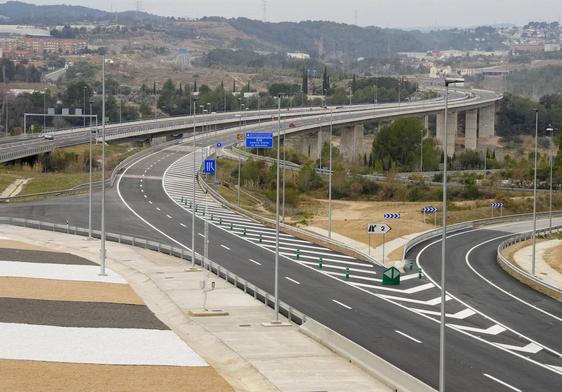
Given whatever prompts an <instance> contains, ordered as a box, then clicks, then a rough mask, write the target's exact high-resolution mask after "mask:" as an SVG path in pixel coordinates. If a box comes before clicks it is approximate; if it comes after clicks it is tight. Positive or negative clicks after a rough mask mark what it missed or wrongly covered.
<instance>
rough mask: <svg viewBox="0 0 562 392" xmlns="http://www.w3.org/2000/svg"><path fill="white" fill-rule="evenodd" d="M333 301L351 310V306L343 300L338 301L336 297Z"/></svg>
mask: <svg viewBox="0 0 562 392" xmlns="http://www.w3.org/2000/svg"><path fill="white" fill-rule="evenodd" d="M332 302H335V303H337V304H338V305H340V306H343V307H344V308H346V309H349V310H351V306H347V305H346V304H344V303H343V302H340V301H338V300H336V299H333V300H332Z"/></svg>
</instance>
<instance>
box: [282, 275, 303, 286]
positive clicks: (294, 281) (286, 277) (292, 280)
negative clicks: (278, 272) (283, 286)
mask: <svg viewBox="0 0 562 392" xmlns="http://www.w3.org/2000/svg"><path fill="white" fill-rule="evenodd" d="M285 279H287V280H290V281H291V282H293V283H295V284H301V283H300V282H297V281H296V280H294V279H291V278H289V277H288V276H285Z"/></svg>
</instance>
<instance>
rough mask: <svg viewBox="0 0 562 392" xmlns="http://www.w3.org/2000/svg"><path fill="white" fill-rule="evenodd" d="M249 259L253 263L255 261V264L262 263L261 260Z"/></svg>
mask: <svg viewBox="0 0 562 392" xmlns="http://www.w3.org/2000/svg"><path fill="white" fill-rule="evenodd" d="M249 260H250V261H251V262H252V263H254V264H257V265H261V263H260V262H259V261H256V260H252V259H249Z"/></svg>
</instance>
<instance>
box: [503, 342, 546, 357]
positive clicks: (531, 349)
mask: <svg viewBox="0 0 562 392" xmlns="http://www.w3.org/2000/svg"><path fill="white" fill-rule="evenodd" d="M494 344H496V345H498V346H500V347H503V348H506V349H508V350H515V351H519V352H522V353H530V354H536V353H538V352H539V351H541V350H542V347H541V346H539V345H537V344H535V343H529V344H527V345H526V346H513V345H511V344H503V343H494Z"/></svg>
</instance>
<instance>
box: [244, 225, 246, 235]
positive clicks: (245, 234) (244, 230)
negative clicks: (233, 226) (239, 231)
mask: <svg viewBox="0 0 562 392" xmlns="http://www.w3.org/2000/svg"><path fill="white" fill-rule="evenodd" d="M244 237H246V228H245V227H244Z"/></svg>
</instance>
